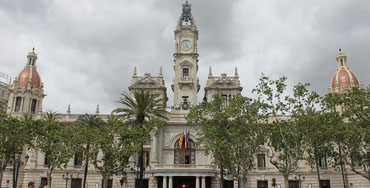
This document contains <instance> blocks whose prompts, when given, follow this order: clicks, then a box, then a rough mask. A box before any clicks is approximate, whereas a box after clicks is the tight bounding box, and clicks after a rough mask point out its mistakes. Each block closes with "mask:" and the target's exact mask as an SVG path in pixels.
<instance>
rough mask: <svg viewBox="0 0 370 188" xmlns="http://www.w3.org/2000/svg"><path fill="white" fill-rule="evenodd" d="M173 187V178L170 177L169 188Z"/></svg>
mask: <svg viewBox="0 0 370 188" xmlns="http://www.w3.org/2000/svg"><path fill="white" fill-rule="evenodd" d="M172 186H173V185H172V176H170V177H169V180H168V188H172Z"/></svg>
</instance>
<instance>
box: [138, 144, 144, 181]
mask: <svg viewBox="0 0 370 188" xmlns="http://www.w3.org/2000/svg"><path fill="white" fill-rule="evenodd" d="M139 167H140V175H139V182H138V183H139V184H138V187H137V188H144V186H143V185H144V182H143V177H144V149H143V146H141V150H140V155H139Z"/></svg>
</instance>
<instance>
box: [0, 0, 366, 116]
mask: <svg viewBox="0 0 370 188" xmlns="http://www.w3.org/2000/svg"><path fill="white" fill-rule="evenodd" d="M189 2H190V3H191V4H192V13H193V17H194V19H195V21H196V23H197V26H198V30H199V41H198V50H199V54H200V56H199V72H198V75H199V78H200V83H201V86H202V89H201V92H200V94H199V97H198V98H199V99H201V98H202V96H203V94H204V92H203V86H204V85H205V82H206V79H207V75H208V67H209V66H212V67H213V68H212V70H213V74H214V75H220V74H221V73H224V72H225V73H227V74H229V75H232V74H233V73H234V67H238V70H239V76H240V80H241V84H242V86H243V87H244V90H243V94H245V95H251V90H252V89H253V88H254V87H255V85H256V84H257V82H258V79H259V77H260V75H261V73H262V72H263V73H264V74H266V75H268V76H270V77H272V78H278V77H280V76H287V77H288V84H289V85H290V86H292V85H293V84H295V83H297V82H310V83H311V85H312V86H311V88H312V89H313V90H316V91H318V92H319V93H320V94H325V93H326V92H327V89H328V85H329V82H330V79H331V77H332V76H333V74H334V72H335V70H336V66H337V64H336V60H335V56H336V55H337V53H338V48H342V49H343V52H344V53H345V54H346V55H348V65H349V66H350V68H351V69H352V70H353V71H354V72H355V73H356V74H357V75H358V77H359V78H360V80H361V81H362V82H363V83H364V85H368V84H369V80H370V74H369V70H370V62H369V55H370V1H366V0H335V1H334V0H330V1H329V0H326V1H324V0H310V1H307V0H279V1H276V0H190V1H189ZM182 3H184V0H104V1H100V0H79V1H76V0H33V1H29V0H1V1H0V24H1V26H0V41H1V43H0V72H4V73H7V74H9V75H10V76H12V77H13V78H14V77H16V76H18V74H19V72H20V71H21V70H22V69H23V67H24V66H25V64H26V56H27V54H28V52H29V51H31V49H32V48H33V47H35V48H36V53H37V54H38V56H39V60H38V64H37V65H38V72H39V74H40V75H41V78H42V81H43V82H44V84H45V92H46V94H47V97H45V99H44V105H43V108H44V110H55V111H58V112H60V113H65V112H66V110H67V106H68V104H71V110H72V113H94V112H95V109H96V105H97V104H100V110H101V112H102V113H110V112H111V111H112V110H113V109H115V108H116V107H118V106H120V105H119V104H118V103H117V102H116V101H117V100H118V99H119V97H120V94H121V93H123V92H124V91H127V87H128V85H129V83H130V80H131V76H132V72H133V67H134V66H137V71H138V74H139V75H143V74H144V73H146V72H149V73H151V74H152V75H157V74H158V73H159V67H160V66H162V67H163V74H164V78H165V81H166V85H167V87H168V90H167V91H168V93H167V95H168V96H169V99H170V100H169V105H171V104H172V101H173V100H172V97H173V92H172V90H171V89H170V85H171V81H172V79H173V77H174V73H173V56H172V53H173V51H174V44H175V42H174V37H173V30H174V29H175V26H176V23H177V20H178V18H179V16H180V14H181V8H182V7H181V4H182Z"/></svg>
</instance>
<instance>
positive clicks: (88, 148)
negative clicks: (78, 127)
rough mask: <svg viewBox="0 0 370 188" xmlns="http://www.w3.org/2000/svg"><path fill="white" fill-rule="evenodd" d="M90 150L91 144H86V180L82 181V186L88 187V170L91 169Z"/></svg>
mask: <svg viewBox="0 0 370 188" xmlns="http://www.w3.org/2000/svg"><path fill="white" fill-rule="evenodd" d="M89 151H90V144H87V146H86V153H85V171H84V181H83V183H82V187H83V188H86V178H87V171H88V169H89V154H88V153H89Z"/></svg>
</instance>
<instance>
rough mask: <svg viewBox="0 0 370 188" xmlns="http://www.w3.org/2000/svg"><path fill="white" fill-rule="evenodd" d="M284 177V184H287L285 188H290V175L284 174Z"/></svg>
mask: <svg viewBox="0 0 370 188" xmlns="http://www.w3.org/2000/svg"><path fill="white" fill-rule="evenodd" d="M283 176H284V184H285V188H289V179H288V177H289V174H283Z"/></svg>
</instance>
